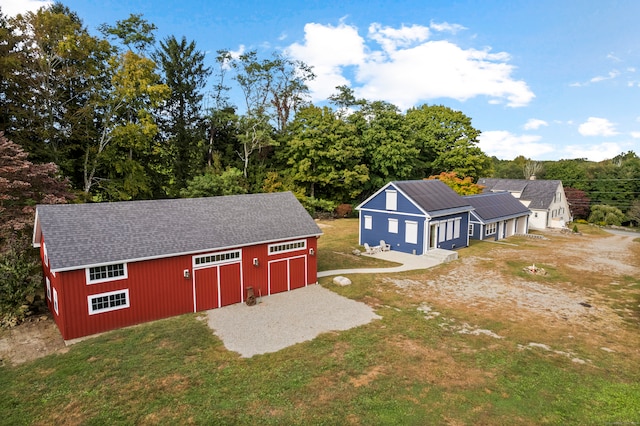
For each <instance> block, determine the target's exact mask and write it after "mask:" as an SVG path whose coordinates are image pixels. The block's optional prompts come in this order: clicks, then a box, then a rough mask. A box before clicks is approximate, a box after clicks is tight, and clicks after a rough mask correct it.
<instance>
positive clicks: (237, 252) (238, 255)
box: [192, 250, 242, 268]
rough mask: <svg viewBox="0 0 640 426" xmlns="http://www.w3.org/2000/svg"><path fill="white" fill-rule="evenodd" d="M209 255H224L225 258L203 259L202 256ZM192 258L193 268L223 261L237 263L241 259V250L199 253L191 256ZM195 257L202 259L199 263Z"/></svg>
mask: <svg viewBox="0 0 640 426" xmlns="http://www.w3.org/2000/svg"><path fill="white" fill-rule="evenodd" d="M227 254H229V256H228V257H229V258H228V259H227V258H226V257H227V256H226V255H227ZM234 255H235V256H234ZM209 256H220V257H225V259H220V260H210V261H204V258H206V257H209ZM192 259H193V260H192V265H193V267H194V268H200V267H203V266H211V265H222V264H225V263H237V262H239V261H241V260H242V250H227V251H218V252H214V253H207V254H199V255H197V256H193V258H192ZM197 259H202V260H203V261H202V262H200V263H196V260H197Z"/></svg>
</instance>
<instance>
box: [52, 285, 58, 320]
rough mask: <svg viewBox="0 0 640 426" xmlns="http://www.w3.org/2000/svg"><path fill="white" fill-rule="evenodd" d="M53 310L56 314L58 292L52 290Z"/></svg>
mask: <svg viewBox="0 0 640 426" xmlns="http://www.w3.org/2000/svg"><path fill="white" fill-rule="evenodd" d="M53 310H54V311H56V314H58V290H56V289H55V288H54V289H53Z"/></svg>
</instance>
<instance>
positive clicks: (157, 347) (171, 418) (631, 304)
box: [0, 220, 640, 425]
mask: <svg viewBox="0 0 640 426" xmlns="http://www.w3.org/2000/svg"><path fill="white" fill-rule="evenodd" d="M322 225H323V227H322V229H323V231H324V232H325V235H324V236H323V237H322V238H321V239H320V242H319V244H320V245H319V250H318V256H319V262H320V269H321V270H328V269H340V268H345V267H360V266H362V267H364V266H367V267H369V266H372V264H371V263H375V264H378V265H380V266H382V263H381V262H380V261H376V260H375V259H366V258H363V257H356V256H353V255H352V254H351V252H352V250H353V249H354V248H358V247H357V222H356V221H355V220H338V221H331V222H324V223H322ZM568 238H569V237H564V236H559V237H558V240H557V241H555V242H556V244H560V243H562V244H564V245H565V246H566V247H571V245H572V244H574V245H575V243H573V242H572V241H571V240H570V239H568ZM581 238H582V239H580V240H574V241H579V242H580V244H585V243H589V244H591V243H593V245H594V246H597V245H598V244H600V242H601V241H605V239H606V236H605V235H603V234H601V233H599V232H598V231H597V230H587V229H585V235H583V236H582V237H581ZM509 242H510V244H505V245H498V244H491V243H482V242H476V243H473V244H472V245H471V247H469V248H465V249H462V250H460V251H459V255H460V258H461V260H458V261H455V262H452V263H449V264H446V265H441V266H438V267H436V268H433V269H430V270H427V271H413V272H405V273H402V274H397V275H394V276H392V277H389V275H386V276H385V275H374V274H364V275H353V276H351V277H350V278H351V279H352V281H353V284H352V285H351V286H348V287H338V286H335V285H333V284H332V283H331V279H330V278H326V279H323V280H321V281H320V284H321V285H323V286H325V287H327V288H329V289H331V290H333V291H335V292H338V293H340V294H342V295H345V296H346V297H349V298H352V299H355V300H358V301H362V302H364V303H367V304H369V305H370V306H373V307H374V308H375V310H376V313H378V314H379V315H380V316H381V317H382V319H380V320H376V321H374V322H372V323H369V324H367V325H365V326H362V327H358V328H355V329H351V330H348V331H343V332H335V333H327V334H324V335H321V336H320V337H318V338H316V339H314V340H313V341H309V342H305V343H301V344H297V345H295V346H292V347H289V348H287V349H284V350H281V351H279V352H276V353H271V354H264V355H258V356H254V357H253V358H250V359H244V358H240V357H239V356H238V354H236V353H233V352H229V351H227V350H226V349H225V348H224V346H223V344H222V343H221V341H220V340H219V339H218V338H217V337H216V336H215V335H213V333H212V332H211V330H210V329H208V327H207V325H206V322H204V321H201V320H199V319H198V315H197V314H189V315H183V316H180V317H175V318H171V319H167V320H162V321H157V322H153V323H148V324H143V325H140V326H136V327H130V328H127V329H123V330H118V331H114V332H110V333H106V334H103V335H101V336H98V337H95V338H91V339H88V340H86V341H83V342H80V343H77V344H75V345H73V346H72V347H70V349H69V351H68V352H66V353H64V354H56V355H50V356H47V357H44V358H41V359H38V360H35V361H33V362H29V363H25V364H22V365H19V366H9V365H5V366H3V367H0V385H1V386H2V388H1V389H2V391H1V398H0V413H2V416H1V417H0V424H7V425H21V424H42V425H50V424H64V425H74V424H87V425H105V424H109V425H111V424H167V425H175V424H274V425H276V424H277V425H282V424H304V425H309V424H314V425H315V424H326V425H342V424H354V425H385V424H389V425H396V424H419V425H422V424H448V425H466V424H474V425H475V424H492V425H493V424H500V425H513V424H563V425H564V424H580V425H584V424H586V425H590V424H593V425H601V424H634V423H638V422H640V368H639V367H638V366H639V365H640V326H639V324H640V322H639V318H640V316H639V315H638V314H639V313H640V307H639V305H640V279H639V277H638V276H633V275H629V274H628V273H626V274H625V273H622V274H620V275H612V273H611V271H610V270H606V271H602V272H598V271H595V272H594V271H591V272H590V273H587V272H585V271H582V272H580V271H579V270H576V269H575V268H574V269H571V268H570V266H571V264H572V262H573V263H574V264H575V262H577V261H578V258H579V257H580V256H583V257H584V256H585V255H584V254H582V253H584V252H582V251H581V252H571V251H569V250H567V253H566V254H565V253H561V252H554V245H552V244H550V242H549V241H545V240H533V239H525V238H515V239H510V240H509ZM631 247H632V249H631V250H632V253H631V256H630V257H629V259H632V261H633V262H635V265H632V266H634V267H636V268H637V267H640V243H639V242H638V241H637V240H636V242H634V243H633V245H632V246H631ZM576 253H577V254H576ZM563 256H566V259H565V258H564V257H563ZM530 258H533V259H538V258H539V259H540V262H541V263H540V265H541V266H542V267H544V268H545V269H547V270H548V271H549V274H548V275H547V276H546V277H526V276H522V271H521V266H522V265H524V264H526V263H524V262H525V260H524V259H527V260H528V259H530ZM472 259H473V260H474V262H475V263H474V266H473V267H474V268H480V269H476V270H482V271H483V272H484V273H485V274H486V276H487V277H494V279H496V280H503V281H504V280H506V281H509V280H515V281H514V282H516V283H520V282H524V281H522V280H528V281H527V283H530V284H529V285H532V286H533V285H536V286H539V287H540V288H548V289H550V290H551V289H553V290H554V291H558V292H566V294H569V295H571V294H576V292H585V294H588V295H589V296H590V299H589V300H590V301H591V302H592V303H597V305H598V306H597V307H595V306H594V308H593V309H596V308H597V309H598V311H597V312H598V315H600V314H602V317H599V316H598V315H595V314H594V315H593V316H585V317H584V318H582V317H580V318H577V319H576V320H575V321H572V319H571V317H567V318H568V319H567V320H563V319H562V317H561V316H560V317H552V316H548V315H546V314H545V312H544V310H542V311H541V312H535V311H531V312H529V311H526V310H519V309H517V305H504V304H501V303H502V302H496V300H492V299H490V298H487V299H486V300H484V299H483V300H480V299H482V298H479V300H478V301H477V302H476V301H474V302H473V303H469V302H468V301H465V300H462V299H456V298H452V297H450V296H449V295H446V297H445V295H444V294H441V293H438V288H437V287H438V283H439V282H443V283H444V282H445V281H446V280H450V279H451V277H454V276H456V275H455V274H456V273H458V272H459V271H460V270H461V269H460V268H463V267H469V266H468V261H470V260H472ZM633 259H635V260H633ZM465 262H467V263H465ZM465 265H466V266H465ZM467 278H469V277H467ZM392 279H394V280H399V281H398V282H402V283H409V284H411V286H409V287H407V288H403V287H401V286H400V287H399V286H398V285H394V284H393V283H392V281H391V280H392ZM518 280H520V281H518ZM428 282H433V283H435V284H434V285H433V286H431V287H429V286H427V285H426V284H424V283H428ZM420 283H422V284H424V286H421V285H422V284H420ZM611 283H615V286H612V285H610V284H611ZM454 288H455V286H454ZM536 288H538V287H536ZM558 294H564V293H558ZM426 303H427V304H428V305H429V309H425V308H424V306H425V304H426ZM585 309H586V308H585ZM428 312H431V313H432V314H433V315H427V313H428ZM436 312H437V315H436V314H435V313H436ZM591 312H596V311H593V310H592V311H591ZM605 313H606V314H607V315H609V314H611V315H610V316H607V317H606V318H607V321H604V320H603V319H602V318H604V315H605ZM567 315H568V314H567ZM467 326H468V327H467ZM465 327H466V328H465ZM461 330H462V331H464V330H467V332H461ZM474 330H475V331H479V332H477V333H473V332H469V331H474ZM482 330H485V331H490V332H491V333H493V335H492V334H491V333H489V332H486V333H485V332H482ZM265 332H277V330H269V329H268V328H267V327H264V326H263V327H256V333H265ZM603 348H604V349H603Z"/></svg>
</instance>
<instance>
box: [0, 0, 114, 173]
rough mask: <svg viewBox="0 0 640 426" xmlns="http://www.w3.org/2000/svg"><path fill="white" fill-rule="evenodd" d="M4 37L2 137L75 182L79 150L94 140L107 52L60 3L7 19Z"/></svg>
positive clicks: (106, 46) (102, 44)
mask: <svg viewBox="0 0 640 426" xmlns="http://www.w3.org/2000/svg"><path fill="white" fill-rule="evenodd" d="M7 25H8V27H7ZM5 31H9V34H10V37H9V38H8V40H7V43H6V44H5V43H2V45H3V46H4V47H6V48H7V50H8V51H7V52H6V54H7V56H6V57H4V59H3V61H2V62H3V65H4V66H6V67H7V68H4V67H3V68H4V69H5V71H6V73H5V77H7V78H6V80H4V81H3V86H4V87H3V90H4V92H3V94H4V96H3V103H4V108H3V115H4V117H3V119H2V120H1V121H2V122H3V123H5V124H4V126H5V127H4V131H5V132H6V134H7V135H8V136H10V137H11V139H12V140H13V141H14V142H16V143H19V144H20V145H21V146H23V147H24V148H25V149H26V150H27V151H28V152H30V153H31V158H32V159H33V161H35V162H48V161H55V162H56V163H57V164H59V165H61V167H62V169H63V170H64V171H65V173H67V174H69V175H71V176H72V177H74V178H77V177H78V176H77V175H74V173H73V172H74V171H75V170H76V169H79V167H77V166H78V164H77V163H76V162H75V160H76V159H77V158H78V157H79V155H78V153H79V152H80V151H81V150H80V149H79V147H81V146H82V145H84V144H85V143H86V141H87V140H90V139H93V138H95V137H96V131H95V126H94V107H93V104H92V100H93V98H94V97H95V96H96V94H98V93H99V92H100V88H101V87H102V85H103V84H105V82H106V81H107V73H106V69H107V59H108V58H109V56H110V55H111V53H112V50H111V47H110V45H109V43H108V42H106V41H105V40H101V39H99V38H96V37H93V36H91V35H90V34H89V33H88V31H87V30H86V28H84V27H83V25H82V22H81V20H80V19H79V18H78V16H77V15H76V14H75V13H73V12H71V11H70V10H69V9H68V8H67V7H65V6H63V5H62V4H60V3H56V4H54V5H52V6H50V7H48V8H41V9H40V10H38V11H37V12H28V13H26V14H24V15H17V16H16V17H15V18H11V19H10V20H9V21H8V23H6V24H5ZM7 117H8V119H7ZM0 130H2V129H0Z"/></svg>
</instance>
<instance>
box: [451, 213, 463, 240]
mask: <svg viewBox="0 0 640 426" xmlns="http://www.w3.org/2000/svg"><path fill="white" fill-rule="evenodd" d="M460 222H462V219H460V218H459V217H458V218H456V219H455V221H454V222H453V238H460Z"/></svg>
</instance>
